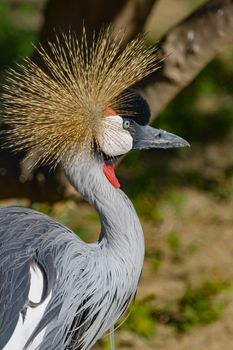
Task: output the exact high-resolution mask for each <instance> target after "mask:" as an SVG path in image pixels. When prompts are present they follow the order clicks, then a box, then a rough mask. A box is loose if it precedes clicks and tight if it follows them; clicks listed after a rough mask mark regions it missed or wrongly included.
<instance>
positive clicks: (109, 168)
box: [103, 162, 120, 188]
mask: <svg viewBox="0 0 233 350" xmlns="http://www.w3.org/2000/svg"><path fill="white" fill-rule="evenodd" d="M103 170H104V175H105V176H106V178H107V179H108V181H109V182H110V183H111V184H112V185H113V187H115V188H119V187H120V183H119V181H118V179H117V177H116V174H115V167H114V164H106V163H105V162H104V163H103Z"/></svg>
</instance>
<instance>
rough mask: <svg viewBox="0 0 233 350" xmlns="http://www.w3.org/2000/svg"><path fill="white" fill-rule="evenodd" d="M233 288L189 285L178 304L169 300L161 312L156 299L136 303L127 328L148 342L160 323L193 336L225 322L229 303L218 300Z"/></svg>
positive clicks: (212, 283) (215, 283) (214, 283)
mask: <svg viewBox="0 0 233 350" xmlns="http://www.w3.org/2000/svg"><path fill="white" fill-rule="evenodd" d="M230 286H231V283H230V282H229V281H222V280H208V281H205V282H203V283H202V284H201V285H199V286H197V287H196V286H193V285H191V284H187V285H186V288H185V290H184V293H183V295H181V297H180V298H179V299H178V300H176V301H174V300H172V299H171V300H167V301H166V302H164V304H163V306H162V307H161V308H158V307H155V305H156V303H155V301H156V297H155V296H154V295H152V296H147V297H146V298H144V299H143V300H141V301H136V302H135V303H134V305H133V306H132V307H131V313H130V316H129V318H128V319H127V322H126V323H125V324H124V326H123V327H124V329H126V330H129V331H131V332H134V333H136V334H138V335H140V336H142V337H144V338H150V337H151V336H153V335H154V333H155V332H156V325H157V324H159V323H161V324H164V325H166V326H167V327H172V328H174V329H175V331H176V332H177V333H186V332H190V331H191V330H193V329H194V328H196V327H201V326H205V325H208V324H210V323H213V322H215V321H217V320H219V319H220V318H221V316H222V314H223V312H224V310H225V307H226V306H227V301H226V300H224V301H222V300H221V301H218V298H217V297H218V296H219V294H220V293H222V292H226V291H228V290H229V288H230ZM171 295H172V293H171Z"/></svg>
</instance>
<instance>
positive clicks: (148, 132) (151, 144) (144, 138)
mask: <svg viewBox="0 0 233 350" xmlns="http://www.w3.org/2000/svg"><path fill="white" fill-rule="evenodd" d="M132 136H133V149H147V148H178V147H190V144H189V143H188V142H187V141H186V140H184V139H182V138H181V137H179V136H176V135H174V134H171V133H169V132H167V131H164V130H160V129H155V128H152V127H151V126H149V125H145V126H142V125H138V124H137V125H135V128H134V132H133V135H132Z"/></svg>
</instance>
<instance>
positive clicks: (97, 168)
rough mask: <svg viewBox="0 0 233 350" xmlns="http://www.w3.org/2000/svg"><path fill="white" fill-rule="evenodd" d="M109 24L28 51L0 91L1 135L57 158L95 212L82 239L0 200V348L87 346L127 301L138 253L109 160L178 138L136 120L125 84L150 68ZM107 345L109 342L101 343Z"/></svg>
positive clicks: (140, 246) (139, 101) (138, 43)
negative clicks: (93, 33)
mask: <svg viewBox="0 0 233 350" xmlns="http://www.w3.org/2000/svg"><path fill="white" fill-rule="evenodd" d="M110 34H111V33H110V30H109V29H108V30H107V31H106V32H102V33H101V34H100V36H99V37H98V38H97V40H96V41H95V42H94V43H93V44H92V45H91V46H90V47H88V45H87V40H86V36H85V33H84V35H83V38H82V39H81V40H80V41H78V40H77V38H76V37H75V36H72V35H71V34H70V35H69V36H68V37H67V36H63V41H64V42H63V44H64V46H62V44H61V42H60V41H59V40H58V41H57V43H55V44H50V51H51V52H50V54H48V53H46V52H45V50H43V49H41V48H40V49H39V52H40V54H41V57H42V59H43V60H44V63H45V65H46V66H47V70H48V74H46V73H45V72H43V71H42V70H41V69H40V68H39V67H38V66H36V65H35V64H34V63H33V62H31V61H28V60H27V61H26V65H25V66H23V67H21V69H22V71H21V72H15V71H11V73H10V75H9V78H8V81H7V85H6V86H5V92H4V94H3V106H4V111H3V121H4V124H6V125H7V130H5V138H6V140H7V141H8V145H9V146H11V147H13V148H14V149H16V150H24V151H27V152H28V154H29V157H30V156H33V157H32V159H33V160H34V165H35V163H38V162H42V163H49V164H51V163H52V164H55V165H56V164H58V163H61V165H62V166H63V168H64V171H65V174H66V176H67V178H68V179H69V181H70V182H71V184H72V185H73V186H74V187H75V188H76V189H77V190H78V191H79V192H80V193H81V194H82V195H83V197H84V198H85V199H86V200H87V201H88V202H89V203H90V204H91V205H92V206H94V207H95V209H96V210H97V212H98V214H99V217H100V222H101V232H100V237H99V240H98V242H96V243H92V244H87V243H85V242H83V241H82V240H80V239H79V238H78V237H77V236H76V235H75V234H74V233H72V232H71V231H70V230H69V229H67V228H65V227H64V226H62V225H61V224H59V223H57V222H55V221H54V220H52V219H51V218H49V217H48V216H45V215H42V214H40V213H38V212H35V211H32V210H30V209H24V208H19V207H6V208H0V350H3V349H4V350H64V349H69V350H76V349H78V350H89V349H90V348H91V347H92V345H93V344H94V343H95V342H96V341H97V339H99V338H100V337H101V336H102V335H103V334H104V333H105V332H106V331H108V330H110V331H111V332H112V330H113V328H114V325H115V324H116V322H117V320H118V319H119V318H120V317H121V316H122V314H123V313H124V311H125V310H126V309H127V307H128V305H129V304H130V302H131V301H132V300H133V298H134V296H135V293H136V290H137V285H138V281H139V277H140V274H141V270H142V265H143V258H144V240H143V233H142V229H141V225H140V222H139V220H138V217H137V214H136V212H135V210H134V208H133V206H132V204H131V202H130V200H129V199H128V198H127V196H126V195H125V194H124V193H123V192H122V191H121V190H120V189H119V182H118V180H117V178H116V176H115V172H114V163H115V161H116V159H117V158H118V157H119V156H121V155H122V154H125V153H127V152H128V151H130V150H132V149H147V148H155V147H159V148H169V147H182V146H187V145H188V143H187V142H186V141H185V140H183V139H181V138H180V137H178V136H175V135H173V134H170V133H167V132H165V131H163V130H158V129H154V128H152V127H150V126H148V125H146V124H147V123H148V121H149V117H150V110H149V107H148V105H147V103H146V101H145V100H144V99H143V98H142V97H140V95H139V94H138V93H136V92H135V91H134V90H131V89H130V90H129V88H130V87H131V86H132V85H133V84H135V83H136V82H137V81H138V80H140V79H141V78H143V77H144V76H146V75H147V74H149V73H151V72H153V71H154V70H155V69H156V68H157V59H156V56H155V52H154V50H153V49H152V48H149V49H145V48H143V40H142V38H137V39H135V40H133V41H132V42H131V43H129V44H128V46H127V47H126V48H125V50H123V52H122V51H121V49H120V43H119V42H118V39H119V37H118V38H117V39H115V40H113V41H112V39H111V35H110ZM112 349H113V346H112Z"/></svg>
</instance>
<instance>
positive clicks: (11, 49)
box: [0, 3, 37, 69]
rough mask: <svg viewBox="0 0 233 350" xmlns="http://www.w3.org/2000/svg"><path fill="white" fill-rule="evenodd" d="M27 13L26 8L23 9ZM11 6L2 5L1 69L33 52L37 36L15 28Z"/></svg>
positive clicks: (0, 20)
mask: <svg viewBox="0 0 233 350" xmlns="http://www.w3.org/2000/svg"><path fill="white" fill-rule="evenodd" d="M22 10H23V11H25V8H23V9H22ZM9 14H10V10H9V5H8V4H7V3H0V53H1V54H0V69H5V68H8V67H10V66H12V65H13V64H14V63H15V62H16V61H17V62H19V61H20V60H22V57H24V56H30V54H31V53H32V51H33V46H32V42H35V40H36V37H37V34H36V33H35V32H33V31H29V30H23V29H19V28H16V27H14V26H13V25H12V24H11V23H10V19H9Z"/></svg>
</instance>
